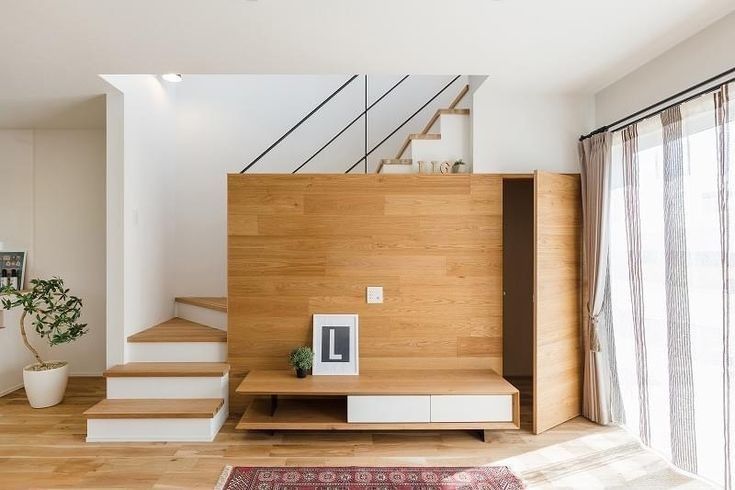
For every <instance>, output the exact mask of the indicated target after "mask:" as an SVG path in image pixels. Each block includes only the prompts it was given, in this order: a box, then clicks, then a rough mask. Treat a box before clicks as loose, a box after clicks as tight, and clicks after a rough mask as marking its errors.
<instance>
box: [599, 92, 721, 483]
mask: <svg viewBox="0 0 735 490" xmlns="http://www.w3.org/2000/svg"><path fill="white" fill-rule="evenodd" d="M733 88H734V87H733V86H729V87H727V86H725V87H723V88H722V89H720V90H719V91H717V92H716V93H715V94H710V95H706V96H703V97H700V98H698V99H696V100H695V101H693V102H689V103H687V104H684V105H681V106H678V107H674V108H672V109H668V110H666V111H664V112H663V113H662V114H660V115H658V116H655V117H652V118H650V119H647V120H646V121H644V122H642V123H639V124H637V125H634V126H629V127H627V128H625V129H623V130H622V131H619V132H617V133H615V134H614V136H613V149H612V172H611V181H612V185H611V197H610V250H609V257H610V259H609V260H610V263H609V274H610V276H609V281H610V283H609V289H608V292H607V298H606V299H607V303H608V304H607V314H606V317H607V318H606V321H607V323H608V324H607V325H606V329H607V331H608V332H610V335H606V336H603V337H602V338H601V341H602V342H603V344H605V345H603V349H604V350H605V351H607V352H609V353H610V355H611V356H612V358H613V359H614V360H615V362H614V363H613V371H614V372H613V373H612V380H611V391H612V393H613V395H615V396H613V397H612V403H613V404H615V403H619V405H620V406H619V407H612V410H611V411H612V413H613V416H614V417H615V418H616V419H617V421H618V422H620V423H623V424H624V425H626V426H627V427H628V428H629V429H630V430H631V431H633V432H634V433H636V434H638V435H639V436H640V438H641V440H642V441H643V443H644V444H646V445H649V446H651V447H652V448H654V449H656V450H657V451H659V452H660V453H662V454H664V455H665V456H667V457H668V458H670V460H671V461H672V463H673V464H674V465H676V466H678V467H679V468H681V469H683V470H685V471H689V472H692V473H696V474H699V475H701V476H703V477H704V478H707V479H709V480H710V481H712V482H714V483H717V484H719V485H723V486H725V487H726V488H732V486H733V474H732V472H733V468H732V464H733V448H732V444H733V442H732V437H733V426H734V424H735V421H734V420H733V418H732V417H733V412H732V406H731V405H732V400H731V398H732V395H731V393H732V388H733V387H732V379H731V377H732V372H733V362H735V359H733V352H735V351H734V350H733V341H732V335H731V314H730V311H731V308H732V297H731V296H732V295H731V294H730V281H731V278H732V274H733V270H732V268H731V267H730V264H731V263H733V260H731V258H732V254H733V253H735V250H733V249H735V247H731V246H730V243H731V237H732V234H733V233H735V223H734V222H733V221H734V220H735V212H733V211H735V210H732V209H731V208H732V206H733V203H732V202H731V200H730V195H731V193H732V191H733V186H734V185H735V182H734V179H732V178H731V177H730V173H731V172H732V171H733V166H735V123H734V122H733V118H734V116H735V101H734V100H733V99H734V98H733V96H732V92H733ZM613 341H614V343H613Z"/></svg>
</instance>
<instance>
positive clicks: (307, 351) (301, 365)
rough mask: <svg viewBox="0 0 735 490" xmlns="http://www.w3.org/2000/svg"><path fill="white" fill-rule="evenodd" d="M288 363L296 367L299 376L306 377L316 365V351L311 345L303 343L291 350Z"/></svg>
mask: <svg viewBox="0 0 735 490" xmlns="http://www.w3.org/2000/svg"><path fill="white" fill-rule="evenodd" d="M288 363H289V364H290V365H291V366H293V368H294V369H296V377H297V378H305V377H306V375H307V374H308V373H309V369H311V367H312V366H313V365H314V351H312V350H311V348H310V347H307V346H305V345H302V346H301V347H298V348H296V349H294V350H292V351H291V354H289V356H288Z"/></svg>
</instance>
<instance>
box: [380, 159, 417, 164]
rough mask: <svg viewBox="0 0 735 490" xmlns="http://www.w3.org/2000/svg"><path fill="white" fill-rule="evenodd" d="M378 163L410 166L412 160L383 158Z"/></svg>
mask: <svg viewBox="0 0 735 490" xmlns="http://www.w3.org/2000/svg"><path fill="white" fill-rule="evenodd" d="M380 163H382V164H383V165H412V164H413V160H411V159H410V158H383V159H381V160H380Z"/></svg>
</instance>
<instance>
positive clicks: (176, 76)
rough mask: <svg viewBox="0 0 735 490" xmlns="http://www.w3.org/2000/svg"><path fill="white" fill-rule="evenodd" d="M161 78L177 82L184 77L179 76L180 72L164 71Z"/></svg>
mask: <svg viewBox="0 0 735 490" xmlns="http://www.w3.org/2000/svg"><path fill="white" fill-rule="evenodd" d="M161 78H163V79H164V80H166V81H167V82H171V83H179V82H180V81H181V80H183V79H184V77H182V76H181V73H166V74H164V75H161Z"/></svg>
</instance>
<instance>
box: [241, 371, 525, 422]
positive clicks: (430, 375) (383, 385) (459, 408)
mask: <svg viewBox="0 0 735 490" xmlns="http://www.w3.org/2000/svg"><path fill="white" fill-rule="evenodd" d="M236 391H237V393H239V394H244V395H255V396H256V398H255V399H254V400H253V401H252V403H251V404H250V406H249V407H248V409H247V411H246V413H245V415H243V417H242V419H241V420H240V422H239V423H238V424H237V429H241V430H483V431H491V430H507V429H518V428H519V427H520V413H519V406H520V404H519V393H518V389H517V388H515V387H514V386H513V385H511V384H510V383H509V382H508V381H506V380H505V379H503V378H502V377H501V376H499V375H497V374H496V373H495V372H493V371H489V370H488V371H486V370H474V371H473V370H446V371H401V372H394V371H370V372H366V373H363V374H361V375H359V376H309V377H307V378H305V379H299V378H296V377H295V376H294V374H293V373H292V372H291V371H251V372H250V373H249V374H248V375H247V376H246V377H245V379H244V380H243V381H242V383H241V384H240V386H239V387H238V388H237V390H236ZM264 395H269V396H270V398H267V397H264ZM279 396H287V398H281V399H279V398H278V397H279ZM314 397H319V398H314ZM403 399H405V400H406V402H407V403H417V401H418V403H419V404H422V403H423V404H425V405H424V406H425V408H426V415H425V417H426V418H425V419H424V420H421V421H408V420H400V419H392V420H389V421H381V420H370V421H367V422H366V421H363V420H359V419H357V420H355V418H357V410H355V413H353V415H352V417H353V418H352V419H350V417H351V415H348V414H350V413H352V412H350V410H351V409H350V407H349V406H348V405H349V403H352V402H354V403H355V406H356V408H357V405H358V404H365V403H367V406H368V408H369V407H370V406H371V405H370V404H371V403H372V404H375V406H376V407H380V408H384V406H385V404H386V403H393V404H396V403H397V404H398V405H396V408H400V404H401V401H402V400H403ZM455 400H456V403H455ZM473 400H477V403H478V406H477V408H476V409H475V410H474V413H473V412H472V402H473ZM488 402H489V403H490V405H489V409H487V410H486V409H485V408H484V407H485V406H486V405H487V404H488ZM453 404H454V405H453ZM497 405H499V407H500V412H502V413H503V414H504V415H502V416H500V417H499V418H498V416H497V415H493V407H494V406H497ZM468 406H469V408H468ZM455 408H456V410H455ZM440 409H441V412H442V413H441V414H440V413H439V411H440ZM432 410H433V411H434V415H431V414H432ZM447 410H448V414H447ZM468 410H469V411H468ZM379 411H380V410H376V411H375V413H376V414H377V413H378V412H379ZM368 412H369V413H370V414H371V415H372V412H371V411H370V410H368ZM478 412H479V415H478ZM455 414H456V419H453V418H452V417H453V416H455ZM392 415H393V414H392V413H391V411H390V410H388V416H389V417H390V416H392ZM440 415H441V417H442V419H441V421H438V420H439V419H438V417H439V416H440ZM375 416H376V417H377V415H375ZM350 420H352V421H350Z"/></svg>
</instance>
